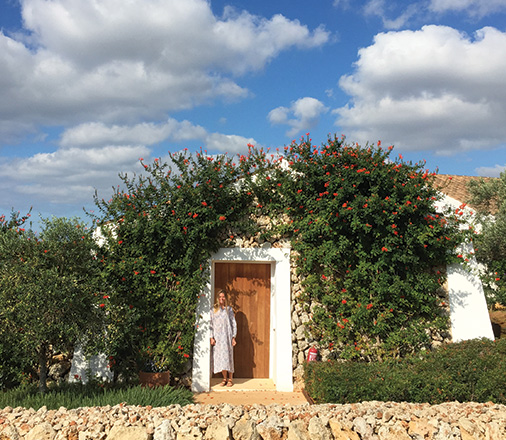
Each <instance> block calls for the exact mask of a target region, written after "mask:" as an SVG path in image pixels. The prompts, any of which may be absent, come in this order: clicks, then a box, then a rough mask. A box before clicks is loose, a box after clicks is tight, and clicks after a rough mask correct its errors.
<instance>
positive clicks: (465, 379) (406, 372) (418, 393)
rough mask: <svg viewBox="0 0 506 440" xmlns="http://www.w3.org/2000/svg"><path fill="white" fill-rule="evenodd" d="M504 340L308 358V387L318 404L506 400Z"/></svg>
mask: <svg viewBox="0 0 506 440" xmlns="http://www.w3.org/2000/svg"><path fill="white" fill-rule="evenodd" d="M505 354H506V340H498V341H489V340H485V339H479V340H471V341H465V342H460V343H455V344H448V345H445V346H443V347H441V348H440V349H438V350H435V351H428V352H422V353H420V354H418V355H411V356H407V357H406V358H404V359H398V360H393V359H390V360H386V361H383V362H368V363H366V362H357V361H329V362H309V363H307V364H306V368H305V385H306V391H307V392H308V393H309V395H310V396H311V397H312V398H313V399H314V400H315V401H316V402H318V403H353V402H360V401H368V400H380V401H396V402H402V401H407V402H428V403H430V404H438V403H442V402H447V401H455V400H457V401H460V402H466V401H473V402H487V401H493V402H495V403H501V404H505V403H506V393H505V390H506V365H505V364H504V356H505Z"/></svg>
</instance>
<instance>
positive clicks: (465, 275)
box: [438, 196, 494, 342]
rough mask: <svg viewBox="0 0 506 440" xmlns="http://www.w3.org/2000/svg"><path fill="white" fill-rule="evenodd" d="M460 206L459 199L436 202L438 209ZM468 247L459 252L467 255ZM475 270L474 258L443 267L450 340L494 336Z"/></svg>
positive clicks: (481, 286)
mask: <svg viewBox="0 0 506 440" xmlns="http://www.w3.org/2000/svg"><path fill="white" fill-rule="evenodd" d="M461 205H462V202H460V201H458V200H455V199H453V198H451V197H449V196H445V198H444V199H443V200H442V201H441V202H439V204H438V208H439V209H440V210H441V211H442V208H443V207H444V206H450V207H451V208H452V209H453V210H456V209H457V208H459V207H460V206H461ZM464 211H465V212H466V213H467V214H469V215H470V216H471V217H472V214H471V212H472V210H470V209H469V208H467V207H465V208H464ZM471 250H472V245H470V244H465V245H463V246H462V249H461V251H462V253H463V254H464V253H465V254H468V253H469V251H471ZM478 269H479V268H478V263H477V261H476V258H474V257H472V258H470V259H469V262H468V267H465V266H463V265H462V264H451V265H448V267H447V268H446V270H447V275H448V295H449V302H450V320H451V331H452V340H453V341H454V342H459V341H464V340H468V339H475V338H488V339H492V340H493V339H494V333H493V331H492V324H491V322H490V316H489V314H488V309H487V302H486V300H485V292H484V291H483V285H482V283H481V280H480V278H479V276H478Z"/></svg>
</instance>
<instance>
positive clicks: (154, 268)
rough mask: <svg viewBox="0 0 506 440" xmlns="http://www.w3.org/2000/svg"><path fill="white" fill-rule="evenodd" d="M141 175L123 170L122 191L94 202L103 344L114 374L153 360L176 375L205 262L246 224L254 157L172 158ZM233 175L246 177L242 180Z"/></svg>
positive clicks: (188, 348)
mask: <svg viewBox="0 0 506 440" xmlns="http://www.w3.org/2000/svg"><path fill="white" fill-rule="evenodd" d="M171 160H172V167H173V168H174V169H175V170H174V171H173V170H172V169H171V168H170V167H169V165H168V164H167V163H161V162H160V161H159V160H155V161H154V163H153V164H152V165H146V164H145V165H144V167H145V170H146V174H147V177H142V176H140V177H134V178H133V179H129V178H128V177H127V176H122V180H123V183H124V186H125V188H126V190H125V191H122V190H119V189H118V190H117V191H116V192H115V193H114V195H113V197H112V199H111V200H110V201H108V202H105V201H104V200H102V201H99V200H96V202H97V205H98V207H99V208H100V211H101V214H102V217H101V218H100V221H99V225H100V228H101V231H102V234H103V235H105V236H106V237H107V242H106V244H105V245H104V246H103V247H102V249H101V251H100V260H101V262H102V264H103V271H102V272H103V279H104V283H107V284H108V290H109V292H110V293H109V294H108V295H107V298H106V300H104V302H103V307H104V308H105V309H106V310H108V311H109V314H110V316H111V318H112V319H111V324H110V327H109V329H108V342H109V347H108V351H109V353H111V354H112V355H113V356H114V361H115V362H114V363H113V368H114V369H115V370H116V371H117V372H119V371H123V372H125V370H128V369H130V371H135V370H139V369H143V368H144V367H145V364H146V362H147V363H148V364H152V362H151V361H154V362H155V363H156V364H157V365H158V368H160V365H161V366H162V367H163V366H165V367H166V368H168V369H169V370H170V371H171V373H172V374H173V375H178V374H180V373H182V372H184V369H185V367H186V366H187V364H188V361H189V358H190V356H191V355H192V348H193V337H194V332H195V328H194V323H195V311H196V304H197V299H198V297H199V295H200V292H201V291H202V289H203V286H204V285H205V283H207V282H208V273H207V264H208V263H207V261H208V259H209V257H210V256H211V254H212V252H214V251H216V250H217V249H219V247H220V246H221V245H222V244H223V242H224V237H227V236H228V235H227V230H228V229H229V228H232V227H234V228H239V229H244V227H247V223H248V216H247V214H248V212H249V210H250V206H251V204H252V199H253V195H252V193H251V191H247V190H246V188H247V187H248V185H249V183H248V182H250V168H251V167H252V163H251V162H250V160H249V159H248V158H246V157H244V156H242V157H239V158H238V162H237V164H236V163H233V162H232V161H231V160H230V159H229V158H227V156H225V155H221V156H218V157H214V158H213V157H207V156H205V155H203V154H197V155H196V156H195V157H194V156H190V155H187V154H185V153H181V154H174V155H172V156H171ZM239 179H241V180H242V182H243V184H242V185H241V186H239V185H238V181H239Z"/></svg>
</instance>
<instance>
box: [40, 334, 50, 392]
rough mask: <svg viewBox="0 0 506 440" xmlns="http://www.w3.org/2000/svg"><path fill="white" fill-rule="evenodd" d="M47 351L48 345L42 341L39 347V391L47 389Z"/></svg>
mask: <svg viewBox="0 0 506 440" xmlns="http://www.w3.org/2000/svg"><path fill="white" fill-rule="evenodd" d="M47 351H48V346H47V344H46V343H44V342H43V343H42V344H41V345H40V348H39V392H40V393H45V392H46V391H47Z"/></svg>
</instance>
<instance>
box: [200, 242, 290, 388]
mask: <svg viewBox="0 0 506 440" xmlns="http://www.w3.org/2000/svg"><path fill="white" fill-rule="evenodd" d="M220 261H243V262H265V263H273V264H272V266H273V267H272V269H271V342H270V344H271V346H270V360H269V374H270V378H271V379H272V380H273V381H274V383H275V385H276V390H278V391H293V379H292V339H291V321H290V249H288V248H222V249H220V250H219V251H218V252H217V253H216V254H215V255H214V256H213V257H212V258H211V260H210V261H209V270H210V273H211V277H210V279H209V283H208V284H207V286H206V288H205V289H204V291H203V292H202V293H201V295H200V297H199V301H198V305H197V319H196V324H195V345H194V353H193V369H192V391H194V392H207V391H209V390H210V387H211V346H210V342H209V341H210V330H209V321H210V313H211V303H212V286H213V285H214V271H213V266H214V263H215V262H220Z"/></svg>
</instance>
